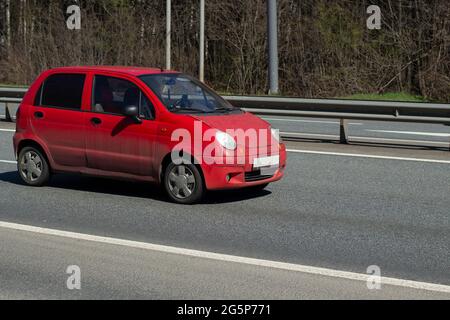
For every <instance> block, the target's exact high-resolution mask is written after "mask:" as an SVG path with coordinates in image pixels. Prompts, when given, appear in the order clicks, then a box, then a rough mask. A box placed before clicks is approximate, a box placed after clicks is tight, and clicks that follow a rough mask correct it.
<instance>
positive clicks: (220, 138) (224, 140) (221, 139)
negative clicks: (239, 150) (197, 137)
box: [216, 131, 236, 150]
mask: <svg viewBox="0 0 450 320" xmlns="http://www.w3.org/2000/svg"><path fill="white" fill-rule="evenodd" d="M216 141H217V142H218V143H219V144H220V145H221V146H222V147H224V148H225V149H228V150H234V149H236V141H234V139H233V137H232V136H230V135H229V134H228V133H225V132H223V131H217V133H216Z"/></svg>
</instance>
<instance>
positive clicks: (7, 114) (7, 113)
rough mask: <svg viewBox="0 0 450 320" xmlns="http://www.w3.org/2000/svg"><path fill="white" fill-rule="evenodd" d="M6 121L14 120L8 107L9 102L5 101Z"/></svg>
mask: <svg viewBox="0 0 450 320" xmlns="http://www.w3.org/2000/svg"><path fill="white" fill-rule="evenodd" d="M5 121H8V122H13V120H12V117H11V114H10V113H9V109H8V102H6V103H5Z"/></svg>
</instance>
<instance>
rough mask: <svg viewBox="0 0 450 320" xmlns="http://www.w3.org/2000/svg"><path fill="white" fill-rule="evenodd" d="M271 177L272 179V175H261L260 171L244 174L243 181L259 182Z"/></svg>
mask: <svg viewBox="0 0 450 320" xmlns="http://www.w3.org/2000/svg"><path fill="white" fill-rule="evenodd" d="M272 177H273V175H267V174H265V175H264V174H261V170H255V171H251V172H246V173H245V181H246V182H252V181H259V180H264V179H269V178H272Z"/></svg>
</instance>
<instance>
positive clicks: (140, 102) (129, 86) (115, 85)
mask: <svg viewBox="0 0 450 320" xmlns="http://www.w3.org/2000/svg"><path fill="white" fill-rule="evenodd" d="M129 105H134V106H137V107H139V110H140V115H141V117H143V118H146V119H153V116H154V109H153V105H152V104H151V102H150V101H149V100H148V98H147V97H146V96H145V95H144V94H143V93H142V91H141V90H140V89H139V88H138V86H136V85H135V84H134V83H132V82H130V81H128V80H124V79H119V78H114V77H106V76H96V77H95V79H94V94H93V101H92V111H94V112H101V113H111V114H117V115H122V114H123V109H124V108H125V107H126V106H129Z"/></svg>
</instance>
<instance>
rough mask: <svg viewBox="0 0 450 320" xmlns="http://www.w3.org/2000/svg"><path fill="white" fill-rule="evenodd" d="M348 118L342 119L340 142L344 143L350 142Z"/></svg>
mask: <svg viewBox="0 0 450 320" xmlns="http://www.w3.org/2000/svg"><path fill="white" fill-rule="evenodd" d="M347 132H348V130H347V120H346V119H340V132H339V142H340V143H343V144H348V135H347Z"/></svg>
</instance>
